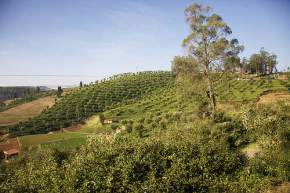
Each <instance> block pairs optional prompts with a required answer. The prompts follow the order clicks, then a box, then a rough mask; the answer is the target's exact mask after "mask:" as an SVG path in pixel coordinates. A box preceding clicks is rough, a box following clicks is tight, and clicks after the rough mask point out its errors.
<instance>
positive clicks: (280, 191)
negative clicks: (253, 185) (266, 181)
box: [265, 182, 290, 193]
mask: <svg viewBox="0 0 290 193" xmlns="http://www.w3.org/2000/svg"><path fill="white" fill-rule="evenodd" d="M289 192H290V182H284V183H283V184H281V185H279V186H275V187H273V188H271V190H268V191H266V192H265V193H289Z"/></svg>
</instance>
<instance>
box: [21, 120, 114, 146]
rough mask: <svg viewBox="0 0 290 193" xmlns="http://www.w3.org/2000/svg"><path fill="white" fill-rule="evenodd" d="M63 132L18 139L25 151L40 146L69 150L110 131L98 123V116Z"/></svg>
mask: <svg viewBox="0 0 290 193" xmlns="http://www.w3.org/2000/svg"><path fill="white" fill-rule="evenodd" d="M63 130H64V131H58V132H51V133H48V134H39V135H26V136H22V137H19V141H20V144H21V148H22V149H27V148H30V147H35V146H38V145H41V147H44V148H46V147H49V148H56V149H59V150H71V149H74V148H76V147H79V146H80V145H81V144H83V143H84V142H85V141H86V139H87V138H88V137H89V136H92V135H100V134H104V133H109V132H110V131H111V130H110V128H109V127H108V126H106V125H102V124H101V123H100V119H99V117H98V116H93V117H91V118H89V119H88V120H87V121H86V122H85V124H83V125H77V126H75V127H70V128H67V129H63Z"/></svg>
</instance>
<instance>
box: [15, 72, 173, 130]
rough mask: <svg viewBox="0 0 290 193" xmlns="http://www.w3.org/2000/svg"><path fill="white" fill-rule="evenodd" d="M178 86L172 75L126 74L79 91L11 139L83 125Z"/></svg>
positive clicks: (36, 118)
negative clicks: (105, 113) (89, 119)
mask: <svg viewBox="0 0 290 193" xmlns="http://www.w3.org/2000/svg"><path fill="white" fill-rule="evenodd" d="M173 86H174V79H173V77H172V75H171V73H170V72H141V73H137V74H131V73H127V74H122V75H118V76H113V77H111V78H110V79H108V80H105V81H102V82H99V83H96V84H92V85H89V86H85V87H83V88H80V89H75V90H74V91H72V92H71V93H69V94H66V95H65V96H64V97H63V98H62V99H61V100H59V101H58V102H57V103H56V104H55V105H54V106H53V107H52V108H50V109H48V110H46V111H45V112H43V113H42V114H41V115H40V116H38V117H35V118H33V119H32V120H30V121H27V122H25V123H21V124H18V125H17V126H15V127H11V128H10V134H11V135H26V134H37V133H46V132H49V131H53V130H58V129H60V128H63V127H67V126H70V125H71V124H73V123H78V122H81V121H83V120H85V119H87V118H88V117H90V116H92V115H94V114H96V113H98V112H103V111H104V110H106V109H111V108H113V107H114V106H118V105H121V104H126V103H131V102H134V101H135V100H138V99H140V98H142V97H144V96H146V95H149V94H151V93H153V92H155V91H157V90H158V89H164V88H167V87H173Z"/></svg>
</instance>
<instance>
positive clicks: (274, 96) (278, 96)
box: [258, 92, 290, 104]
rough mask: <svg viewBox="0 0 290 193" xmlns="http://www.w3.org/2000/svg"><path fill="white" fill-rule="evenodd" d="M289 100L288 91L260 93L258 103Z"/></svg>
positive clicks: (289, 94)
mask: <svg viewBox="0 0 290 193" xmlns="http://www.w3.org/2000/svg"><path fill="white" fill-rule="evenodd" d="M285 100H287V101H290V93H287V92H273V93H268V94H265V95H262V96H261V97H260V99H259V101H258V104H265V103H273V102H278V101H285Z"/></svg>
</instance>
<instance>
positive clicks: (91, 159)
mask: <svg viewBox="0 0 290 193" xmlns="http://www.w3.org/2000/svg"><path fill="white" fill-rule="evenodd" d="M289 107H290V106H289V104H287V103H281V104H276V105H271V106H270V105H268V106H267V105H266V106H265V105H261V106H257V107H248V106H244V107H241V108H240V111H239V112H236V114H232V115H228V114H221V113H220V114H219V115H217V116H216V118H215V120H210V119H203V120H202V121H201V120H200V119H199V118H198V117H195V116H193V115H194V113H193V112H191V113H181V114H180V116H179V115H178V116H174V113H172V115H171V116H168V113H166V114H163V115H162V114H161V116H163V117H162V118H163V119H164V120H166V121H167V123H166V126H167V127H166V128H164V127H162V124H159V125H155V126H154V127H153V128H150V123H148V120H149V119H150V118H149V117H148V118H145V119H144V120H143V119H137V121H136V122H134V123H133V126H132V128H128V127H127V130H126V132H123V133H122V134H120V135H117V136H115V137H112V136H108V137H104V136H103V137H101V136H96V137H92V138H90V139H89V140H88V141H87V142H86V144H85V145H83V146H82V147H81V148H79V149H78V150H76V151H74V152H71V153H68V152H60V151H58V150H56V149H55V150H52V149H39V150H38V154H29V152H28V153H27V154H24V155H22V157H21V158H20V159H19V160H17V161H16V162H11V163H10V164H8V165H6V166H5V167H4V168H2V169H3V171H4V172H6V177H5V178H4V179H2V185H1V189H2V190H7V191H8V190H10V191H11V192H41V191H42V192H260V191H265V190H267V189H268V188H269V187H271V186H273V185H278V184H280V183H282V182H284V181H288V180H289V179H290V171H289V166H290V160H289V149H290V147H289V145H290V144H289V141H290V140H289V138H290V127H289V126H290V112H289ZM169 114H170V113H169ZM149 122H150V121H149ZM142 130H143V131H147V132H148V131H151V134H149V135H140V134H139V133H140V131H142ZM141 133H142V132H141ZM153 133H154V135H153ZM253 142H256V143H259V146H260V147H261V149H260V152H259V153H257V155H256V156H255V157H253V158H251V159H250V158H248V157H247V156H246V155H245V154H243V153H242V151H241V149H242V148H243V147H244V146H245V145H246V144H249V143H253ZM27 174H29V175H27Z"/></svg>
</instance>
